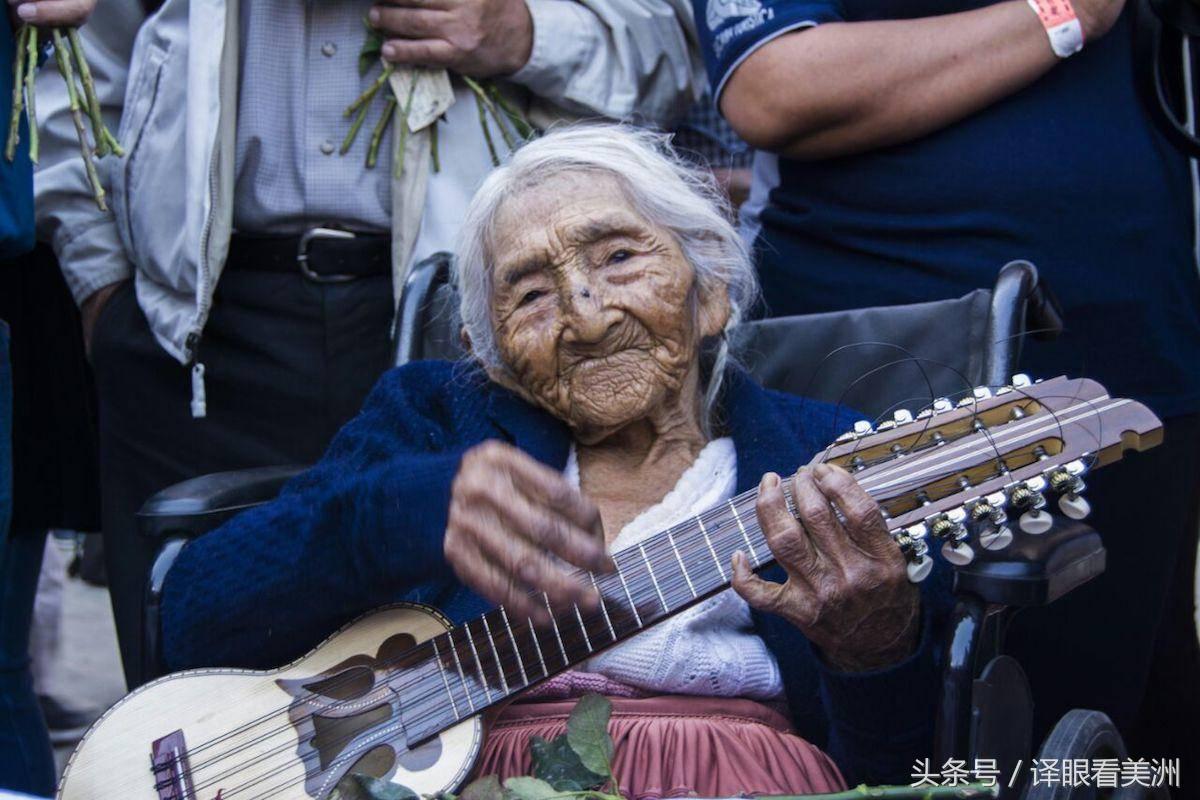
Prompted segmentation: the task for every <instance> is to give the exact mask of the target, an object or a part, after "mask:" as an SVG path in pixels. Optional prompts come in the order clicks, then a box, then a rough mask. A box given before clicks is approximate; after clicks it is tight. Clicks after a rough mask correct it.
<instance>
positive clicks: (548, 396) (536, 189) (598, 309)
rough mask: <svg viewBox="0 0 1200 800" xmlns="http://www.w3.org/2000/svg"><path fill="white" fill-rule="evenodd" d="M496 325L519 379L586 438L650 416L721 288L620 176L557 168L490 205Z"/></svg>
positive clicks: (692, 353) (689, 355)
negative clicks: (643, 210) (633, 197)
mask: <svg viewBox="0 0 1200 800" xmlns="http://www.w3.org/2000/svg"><path fill="white" fill-rule="evenodd" d="M490 245H491V246H490V248H489V249H490V259H489V260H490V265H491V268H492V271H493V290H492V291H493V294H492V327H493V329H494V331H495V336H496V345H497V348H498V350H499V353H500V357H501V358H502V360H503V361H504V363H505V364H506V365H508V367H509V369H510V370H511V372H512V374H513V376H515V379H516V382H517V384H518V387H517V388H519V389H520V390H522V391H523V392H524V393H526V394H528V395H529V396H530V397H531V398H532V399H533V400H534V401H535V402H537V403H539V404H540V405H542V406H543V407H545V408H546V409H547V410H549V411H550V412H551V413H553V414H555V416H557V417H559V418H560V419H563V420H564V421H566V422H567V423H568V424H569V425H570V426H571V427H572V428H574V429H575V431H576V433H577V435H579V436H580V437H581V438H583V439H585V440H587V439H596V438H599V437H602V436H603V435H604V434H605V433H606V432H609V431H612V430H615V429H618V428H621V427H623V426H625V425H627V424H629V423H631V422H635V421H638V420H641V419H645V418H647V417H649V416H651V415H653V414H654V413H656V411H658V410H660V409H661V408H663V407H664V405H666V404H668V403H670V402H672V401H673V400H674V399H677V398H678V397H679V395H680V392H681V391H682V390H683V389H684V386H685V384H686V382H687V380H688V378H689V376H693V377H694V370H695V369H696V366H697V361H698V351H699V344H700V340H701V337H702V336H711V335H716V334H718V333H720V331H721V330H722V329H723V328H724V326H725V322H726V320H727V319H728V316H729V306H728V300H727V295H726V292H725V291H724V290H723V288H722V289H721V290H719V291H701V290H700V287H698V286H697V284H696V281H695V274H694V271H693V269H692V267H691V265H690V264H689V263H688V262H687V260H686V259H685V258H684V256H683V253H682V251H681V250H680V248H679V245H678V244H677V243H676V241H675V239H674V237H673V236H672V235H671V234H670V233H669V232H668V231H666V230H664V229H662V228H659V227H657V226H655V225H653V224H651V223H650V222H649V221H648V220H647V219H645V218H644V217H642V216H641V215H640V214H639V213H638V212H637V211H636V210H635V209H634V208H633V206H632V205H631V203H630V202H629V200H628V199H627V198H626V196H625V193H624V192H623V191H622V188H621V185H620V183H619V182H618V181H617V179H616V178H614V177H611V176H608V175H604V174H597V173H563V174H560V175H556V176H554V177H552V178H550V179H548V180H546V181H544V182H542V183H540V184H537V185H535V186H533V187H530V188H527V189H525V190H524V191H522V192H521V193H520V194H518V195H516V196H515V197H513V198H512V199H510V200H509V201H507V202H506V203H505V204H504V205H503V206H502V207H501V209H500V211H499V213H498V214H497V216H496V218H495V221H494V227H493V237H492V240H491V243H490Z"/></svg>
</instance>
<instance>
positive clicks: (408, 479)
mask: <svg viewBox="0 0 1200 800" xmlns="http://www.w3.org/2000/svg"><path fill="white" fill-rule="evenodd" d="M721 418H722V422H723V428H724V430H725V432H727V433H728V435H729V436H731V437H732V439H733V442H734V446H735V449H736V451H737V459H738V463H737V490H738V491H739V492H741V491H744V490H746V489H749V488H752V487H754V486H756V485H757V483H758V480H759V478H760V477H761V476H762V474H763V473H764V472H767V471H768V470H772V471H775V472H778V473H780V474H785V475H786V474H788V473H790V472H792V471H794V470H795V469H796V467H797V466H799V465H801V464H804V463H807V462H808V461H809V460H810V459H811V458H812V456H813V455H814V454H815V453H816V452H818V451H819V450H821V449H822V448H823V447H824V446H825V445H826V444H827V443H828V442H829V441H830V440H831V439H832V438H833V436H834V435H835V434H836V433H837V432H838V431H839V430H840V429H844V428H845V427H846V426H847V425H848V424H849V423H850V422H851V421H852V419H851V418H849V417H848V415H847V414H845V413H844V412H843V413H842V415H841V419H840V420H839V419H838V415H837V413H836V411H835V409H834V408H833V407H832V406H828V405H826V404H823V403H819V402H816V401H811V400H803V399H800V398H797V397H793V396H790V395H785V394H780V393H778V392H771V391H767V390H765V389H763V388H761V387H759V386H758V385H757V384H756V383H754V381H753V380H752V379H750V378H749V377H748V376H747V375H745V373H742V372H740V371H737V370H731V371H730V372H729V375H728V379H727V382H726V386H725V389H724V392H723V399H722V403H721ZM487 439H501V440H503V441H507V442H510V443H512V444H513V445H515V446H517V447H519V448H521V449H522V450H524V451H525V452H527V453H529V454H530V455H532V456H533V457H534V458H536V459H538V460H539V461H541V462H543V463H545V464H547V465H548V466H550V467H553V468H554V469H562V468H563V467H564V466H565V464H566V461H567V453H568V450H569V447H570V443H571V437H570V434H569V432H568V430H567V428H566V426H565V425H563V424H562V423H561V422H560V421H558V420H556V419H554V418H553V417H551V416H550V415H549V414H547V413H546V412H544V411H542V410H540V409H538V408H536V407H534V406H531V405H529V404H528V403H526V402H524V401H523V400H521V399H520V398H518V397H517V396H515V395H514V394H512V393H510V392H508V391H506V390H504V389H501V388H499V387H498V386H496V385H495V384H492V383H490V382H488V381H487V380H486V379H485V378H483V377H482V374H481V373H480V372H479V371H478V370H473V369H467V368H464V367H462V366H455V365H452V364H448V363H445V362H435V361H427V362H419V363H414V364H410V365H408V366H405V367H401V368H399V369H394V370H391V371H390V372H388V373H387V374H386V375H384V376H383V378H382V379H380V381H379V383H378V384H377V385H376V387H375V388H374V390H373V391H372V392H371V395H370V396H369V398H368V399H367V401H366V404H365V405H364V407H363V410H362V411H361V412H360V413H359V415H358V416H357V417H355V418H354V419H353V420H351V421H350V422H349V423H348V424H347V425H346V426H345V427H344V428H343V429H342V430H341V432H340V433H338V435H337V436H336V437H335V438H334V441H333V443H332V444H331V445H330V447H329V450H328V452H327V453H326V454H325V456H324V458H322V459H321V461H320V462H319V463H318V464H317V465H316V466H314V467H313V468H312V469H310V470H309V471H308V472H306V473H304V474H303V475H300V476H298V477H297V478H295V479H294V480H292V481H291V482H290V483H289V484H288V485H287V486H286V487H285V488H284V490H283V491H282V493H281V494H280V496H279V498H278V499H276V500H275V501H274V502H271V503H268V504H266V505H263V506H259V507H257V508H254V509H251V510H249V511H247V512H245V513H243V514H241V515H239V516H237V517H235V518H234V519H232V520H230V521H228V522H226V523H225V524H224V525H223V526H221V527H220V528H218V529H217V530H215V531H213V532H211V533H209V534H207V535H205V536H203V537H201V538H199V539H197V540H195V541H193V542H192V543H191V544H189V545H188V546H187V547H185V548H184V550H183V551H182V553H181V554H180V556H179V559H178V561H177V562H176V564H175V566H174V567H173V569H172V570H171V572H170V574H169V577H168V579H167V581H166V586H165V592H164V597H163V644H164V653H165V657H166V660H167V662H168V664H170V665H171V667H172V668H176V669H182V668H186V667H197V666H241V667H267V666H277V665H279V664H283V663H286V662H288V661H290V660H292V659H294V658H296V657H297V656H299V655H301V654H303V653H304V652H305V651H307V650H308V649H310V648H311V647H312V646H314V645H315V644H317V643H318V642H320V641H321V640H322V639H323V638H324V637H326V636H327V635H329V634H330V633H331V632H333V631H334V630H336V629H337V628H338V627H339V626H341V625H343V624H345V623H346V622H347V621H348V620H350V619H352V618H354V617H355V616H357V615H359V614H361V613H363V612H365V611H367V610H369V609H371V608H375V607H378V606H380V605H384V604H387V603H389V602H394V601H396V600H400V599H404V600H412V601H418V602H425V603H429V604H431V605H434V606H436V607H438V608H440V609H441V610H442V611H443V612H445V613H446V614H447V616H449V617H450V618H451V619H453V620H454V621H455V622H462V621H464V620H467V619H470V618H471V617H473V616H476V615H478V614H480V613H483V612H484V611H485V610H487V608H488V604H487V603H486V602H485V601H484V600H483V599H482V598H480V597H479V596H477V595H475V594H474V593H473V592H471V591H470V590H469V589H467V588H466V587H464V586H462V585H461V584H459V583H458V582H457V581H456V580H455V578H454V575H453V573H452V572H451V570H450V568H449V567H448V565H447V564H446V561H445V558H444V556H443V553H442V537H443V534H444V531H445V527H446V517H447V510H448V507H449V502H450V485H451V481H452V479H453V477H454V475H455V473H456V472H457V469H458V464H459V460H460V458H461V457H462V454H463V453H464V451H466V450H467V449H468V448H470V447H472V446H473V445H476V444H478V443H480V442H483V441H485V440H487ZM939 572H944V570H939ZM766 576H767V577H771V578H774V579H776V580H782V579H783V578H784V575H783V573H782V571H781V570H780V569H779V568H778V567H774V568H772V569H771V570H768V571H767V573H766ZM940 577H944V576H940ZM947 599H948V590H947V588H946V584H945V582H944V581H943V580H932V581H927V582H926V583H925V584H924V585H923V590H922V631H921V636H920V643H919V645H918V648H917V651H916V652H915V653H914V654H913V655H912V656H911V657H909V658H908V659H906V660H904V661H902V662H901V663H899V664H896V665H895V666H892V667H889V668H887V669H883V670H879V671H875V672H869V673H859V674H847V673H842V672H838V671H836V670H834V669H831V668H830V667H829V666H827V665H826V664H825V663H824V662H823V661H822V660H821V659H820V658H819V657H818V656H817V654H816V653H815V652H814V649H813V647H812V645H810V644H809V642H808V641H807V640H806V639H805V638H804V636H803V634H801V633H800V631H799V630H798V629H796V628H794V627H793V626H791V625H790V624H788V623H787V622H785V621H784V620H782V619H780V618H778V617H774V616H770V615H766V614H758V613H756V614H755V615H754V623H755V627H756V630H757V632H758V633H759V635H761V636H762V638H763V639H764V640H765V641H766V643H767V646H768V647H769V648H770V650H771V652H772V653H774V655H775V658H776V659H777V660H778V662H779V666H780V669H781V672H782V675H783V679H784V685H785V689H786V693H787V701H788V704H789V706H790V710H791V715H792V722H793V724H794V725H795V728H796V731H797V732H798V733H799V734H800V735H801V736H804V737H805V738H807V739H808V740H809V741H811V742H813V743H814V744H817V745H818V746H821V747H823V748H824V749H825V750H826V751H827V752H828V753H829V754H830V756H831V757H832V758H833V759H834V761H835V762H836V763H837V764H838V766H839V767H840V768H841V770H842V772H843V773H844V774H845V776H846V778H847V780H849V781H851V783H852V784H853V783H855V782H858V781H869V782H872V783H880V782H904V783H907V782H908V781H909V776H910V774H911V769H912V766H913V763H914V760H915V759H918V758H928V757H929V756H930V755H931V742H932V729H933V719H934V710H935V706H936V702H937V695H938V686H939V684H940V670H939V665H938V661H939V654H940V649H941V648H940V647H939V646H938V645H939V638H940V636H939V631H940V629H941V628H942V625H943V620H944V617H945V609H946V608H947V607H948V603H947Z"/></svg>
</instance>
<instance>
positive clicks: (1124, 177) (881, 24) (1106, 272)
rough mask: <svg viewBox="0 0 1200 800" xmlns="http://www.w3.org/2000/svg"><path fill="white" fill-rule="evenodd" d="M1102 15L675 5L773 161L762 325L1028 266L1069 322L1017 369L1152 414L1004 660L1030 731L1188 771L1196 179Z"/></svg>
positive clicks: (1198, 431) (794, 3) (1126, 49)
mask: <svg viewBox="0 0 1200 800" xmlns="http://www.w3.org/2000/svg"><path fill="white" fill-rule="evenodd" d="M1072 4H1073V8H1072ZM1123 7H1124V0H1055V1H1054V2H1048V1H1047V2H1043V0H1032V1H1031V2H1027V1H1026V0H1001V1H1000V2H992V1H991V0H842V1H837V0H697V5H696V14H697V20H698V21H699V23H700V28H701V31H702V38H703V41H704V45H703V46H704V53H705V57H706V59H707V62H708V68H709V72H710V75H711V77H712V80H713V83H714V85H715V86H716V87H717V93H718V102H719V103H720V107H721V109H722V111H723V113H724V114H725V116H726V117H727V118H728V119H729V121H730V122H731V123H732V124H733V126H734V128H735V129H736V130H737V131H738V132H739V133H740V134H741V135H742V136H743V137H744V138H745V139H746V140H747V141H749V142H750V143H751V144H753V145H756V146H758V147H760V148H763V149H766V150H770V151H773V153H775V154H777V155H770V156H763V157H761V158H760V160H759V162H758V164H757V165H756V172H757V186H756V188H755V192H754V195H755V197H754V199H755V200H757V206H758V207H759V208H760V209H761V214H759V215H757V217H755V218H752V220H751V229H752V235H754V236H756V240H757V241H756V243H757V249H758V252H759V254H760V259H761V260H760V274H761V277H762V283H763V289H764V294H765V298H766V302H767V304H768V306H769V308H770V312H771V313H773V314H794V313H807V312H818V311H829V310H832V309H839V308H849V307H856V306H873V305H885V304H893V303H911V302H918V301H923V300H933V299H940V298H945V297H953V296H957V295H960V294H962V293H964V292H966V291H967V290H970V289H974V288H977V287H980V286H989V285H991V284H992V282H993V281H994V279H995V275H996V271H997V269H998V268H999V266H1000V265H1002V264H1004V263H1005V262H1007V261H1009V260H1011V259H1015V258H1027V259H1029V260H1031V261H1033V262H1034V263H1035V264H1037V266H1038V268H1039V270H1040V271H1041V274H1042V275H1043V277H1044V278H1045V279H1046V280H1047V281H1048V284H1049V286H1050V287H1051V288H1052V289H1053V290H1054V291H1055V292H1056V293H1057V295H1058V296H1059V298H1060V299H1061V301H1062V304H1063V306H1064V311H1065V317H1066V324H1067V326H1068V329H1069V331H1068V334H1067V335H1066V336H1065V337H1063V339H1062V341H1061V342H1060V343H1057V344H1055V345H1053V346H1048V345H1041V344H1038V345H1037V346H1036V347H1030V348H1027V351H1028V352H1027V356H1028V358H1027V359H1026V362H1025V366H1026V367H1027V369H1028V371H1029V372H1031V373H1035V374H1037V375H1039V376H1043V377H1049V376H1053V375H1057V374H1059V373H1062V372H1070V373H1074V374H1081V373H1082V374H1085V375H1088V376H1091V377H1095V378H1097V379H1098V380H1100V381H1101V382H1102V383H1103V384H1104V385H1105V386H1106V387H1107V388H1108V389H1109V391H1110V392H1112V393H1113V394H1114V395H1121V396H1126V397H1134V398H1136V399H1139V400H1142V401H1144V402H1146V403H1147V404H1149V406H1150V407H1151V408H1153V409H1154V410H1155V411H1156V412H1157V413H1158V414H1159V415H1160V416H1162V417H1163V418H1164V419H1165V422H1166V441H1165V444H1164V445H1163V446H1162V447H1160V448H1158V449H1157V450H1155V451H1154V452H1152V453H1149V454H1147V455H1146V456H1144V457H1142V458H1139V459H1131V460H1130V461H1129V462H1127V463H1124V464H1121V465H1119V466H1116V467H1114V468H1113V469H1111V470H1106V471H1105V472H1103V473H1098V474H1097V475H1095V476H1094V477H1092V478H1089V483H1090V484H1091V489H1090V496H1091V497H1092V502H1093V503H1094V507H1095V514H1094V516H1093V518H1092V520H1091V522H1092V524H1094V525H1095V527H1096V528H1097V530H1098V531H1099V532H1100V533H1101V534H1102V535H1103V536H1104V537H1105V546H1106V547H1107V548H1108V551H1109V552H1108V571H1107V573H1106V574H1105V575H1104V576H1102V577H1101V578H1100V579H1098V580H1096V581H1094V582H1093V583H1092V584H1090V585H1088V586H1085V587H1083V588H1082V589H1080V590H1078V591H1077V592H1075V593H1073V594H1072V595H1070V596H1068V597H1066V598H1063V599H1062V600H1060V601H1057V602H1056V603H1054V604H1053V605H1052V606H1051V607H1050V608H1048V609H1037V610H1035V611H1030V612H1028V613H1027V614H1026V615H1025V616H1024V617H1023V618H1022V619H1020V620H1018V621H1017V623H1016V624H1015V626H1014V628H1013V630H1012V636H1011V638H1010V643H1011V644H1012V646H1013V649H1015V650H1016V652H1017V653H1018V656H1019V658H1020V659H1021V660H1022V662H1023V663H1024V664H1025V665H1026V667H1027V669H1028V670H1029V672H1030V673H1031V678H1032V682H1033V686H1034V692H1035V699H1036V701H1037V708H1036V713H1037V718H1038V728H1039V732H1041V733H1044V732H1045V731H1046V729H1047V728H1048V727H1049V725H1050V724H1051V723H1052V722H1053V721H1054V720H1055V719H1056V718H1057V717H1058V716H1059V715H1060V714H1061V713H1062V712H1063V711H1064V710H1066V709H1067V708H1070V707H1073V706H1082V707H1085V708H1099V709H1101V710H1104V711H1106V712H1108V714H1109V715H1110V716H1111V717H1112V718H1113V720H1114V721H1115V722H1116V723H1117V725H1118V727H1119V728H1120V729H1122V730H1123V731H1124V732H1125V734H1126V736H1127V737H1129V738H1130V739H1131V741H1130V745H1131V750H1133V751H1134V752H1135V753H1137V754H1138V755H1145V756H1146V757H1176V756H1180V757H1185V756H1190V755H1191V754H1190V753H1184V752H1183V749H1184V747H1185V746H1186V745H1185V743H1187V742H1191V743H1192V744H1191V745H1190V746H1191V747H1193V748H1194V747H1195V743H1196V742H1198V741H1200V739H1197V737H1195V736H1194V735H1192V732H1191V731H1192V727H1193V725H1194V720H1195V715H1196V713H1197V711H1198V710H1200V704H1198V703H1197V687H1200V674H1197V664H1198V663H1200V662H1198V661H1197V658H1196V656H1197V645H1196V632H1195V627H1194V622H1193V620H1192V615H1191V609H1192V600H1191V598H1192V591H1193V588H1192V587H1193V583H1192V575H1193V565H1194V560H1195V558H1194V557H1195V552H1196V527H1197V502H1198V497H1200V417H1198V416H1197V412H1198V411H1200V369H1197V364H1198V363H1200V280H1198V278H1197V264H1196V253H1195V251H1194V246H1195V238H1194V237H1195V209H1194V207H1193V201H1192V198H1193V181H1192V178H1191V173H1190V171H1189V165H1188V162H1187V160H1186V159H1185V158H1184V157H1183V156H1182V155H1181V154H1179V153H1177V152H1175V151H1174V150H1172V148H1171V147H1170V146H1169V145H1168V143H1167V142H1166V140H1165V139H1164V138H1163V137H1162V136H1161V135H1160V134H1159V132H1158V131H1157V130H1156V129H1155V128H1154V127H1153V125H1152V124H1151V121H1150V119H1149V117H1148V115H1147V114H1146V113H1145V111H1144V110H1143V108H1142V105H1141V104H1140V102H1139V99H1138V96H1137V94H1136V93H1135V89H1134V76H1133V69H1132V66H1133V65H1132V54H1131V41H1132V36H1131V31H1130V19H1129V14H1128V13H1124V14H1123V13H1122V11H1123ZM1054 10H1057V11H1058V12H1060V13H1059V16H1058V17H1057V18H1054V17H1052V15H1051V12H1052V11H1054ZM752 202H754V200H752ZM945 334H946V335H947V336H954V335H956V332H955V331H953V330H947V331H946V332H945ZM1172 586H1173V587H1174V590H1173V592H1172V593H1170V594H1169V593H1168V588H1169V587H1172ZM1148 688H1149V691H1147V690H1148ZM1139 725H1140V727H1137V726H1139ZM1195 766H1200V762H1197V763H1196V764H1195ZM1183 771H1184V772H1185V773H1186V772H1187V771H1188V766H1187V764H1185V765H1184V766H1183ZM1193 774H1194V771H1193Z"/></svg>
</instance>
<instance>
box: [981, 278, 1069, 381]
mask: <svg viewBox="0 0 1200 800" xmlns="http://www.w3.org/2000/svg"><path fill="white" fill-rule="evenodd" d="M1062 331H1063V318H1062V309H1061V307H1060V306H1059V304H1058V300H1057V299H1056V298H1055V297H1054V294H1053V293H1052V292H1051V291H1050V289H1049V287H1047V286H1046V283H1045V281H1043V280H1041V279H1040V278H1039V276H1038V271H1037V267H1035V266H1034V265H1033V264H1030V263H1029V262H1028V261H1010V262H1009V263H1007V264H1005V265H1004V266H1003V267H1001V268H1000V274H999V275H997V276H996V284H995V286H993V287H992V307H991V310H990V312H989V314H988V340H989V341H990V342H991V346H990V348H989V349H990V352H989V357H988V363H987V366H986V368H985V373H984V381H985V383H987V384H988V385H989V386H1003V385H1004V384H1006V383H1008V381H1009V379H1010V377H1011V376H1012V374H1013V373H1014V372H1016V371H1017V370H1016V368H1017V365H1018V364H1019V363H1020V360H1021V346H1022V344H1023V343H1024V338H1025V335H1026V334H1027V333H1028V335H1030V336H1032V337H1033V338H1034V339H1037V340H1039V341H1051V340H1053V339H1056V338H1057V337H1058V336H1059V334H1061V333H1062ZM1041 377H1051V376H1049V375H1046V376H1041Z"/></svg>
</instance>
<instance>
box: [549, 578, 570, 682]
mask: <svg viewBox="0 0 1200 800" xmlns="http://www.w3.org/2000/svg"><path fill="white" fill-rule="evenodd" d="M542 600H544V601H546V612H547V613H548V614H549V615H550V625H551V626H552V627H553V628H554V638H555V639H557V640H558V652H560V653H562V659H563V666H564V667H568V666H570V665H571V659H569V658H567V648H566V647H564V646H563V640H562V634H561V633H559V631H558V621H557V620H555V619H554V609H553V608H551V607H550V598H549V597H548V596H547V595H546V593H545V592H542Z"/></svg>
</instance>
